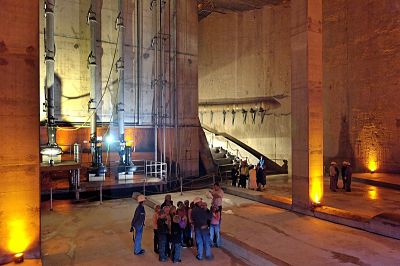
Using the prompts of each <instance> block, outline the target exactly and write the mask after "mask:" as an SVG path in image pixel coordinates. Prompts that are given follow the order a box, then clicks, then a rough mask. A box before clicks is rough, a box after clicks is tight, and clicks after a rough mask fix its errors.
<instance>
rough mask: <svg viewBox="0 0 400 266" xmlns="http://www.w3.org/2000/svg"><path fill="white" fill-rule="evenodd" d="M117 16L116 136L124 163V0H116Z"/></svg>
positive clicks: (124, 162) (123, 162)
mask: <svg viewBox="0 0 400 266" xmlns="http://www.w3.org/2000/svg"><path fill="white" fill-rule="evenodd" d="M118 11H119V13H118V17H117V20H116V29H117V30H118V35H119V39H118V40H117V41H118V55H119V58H118V60H117V63H116V68H117V71H118V104H117V113H118V137H119V143H120V163H121V164H126V163H127V162H126V156H125V146H126V143H125V128H124V123H125V118H124V114H125V100H124V92H125V83H124V80H125V60H124V55H125V54H124V43H125V32H124V31H125V26H124V0H118Z"/></svg>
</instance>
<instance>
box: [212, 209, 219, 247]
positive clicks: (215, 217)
mask: <svg viewBox="0 0 400 266" xmlns="http://www.w3.org/2000/svg"><path fill="white" fill-rule="evenodd" d="M211 213H212V218H211V223H210V241H211V245H213V243H214V237H215V238H216V240H215V247H217V248H218V247H220V246H221V241H220V226H221V223H220V221H221V213H220V212H219V208H218V206H216V205H213V206H212V207H211Z"/></svg>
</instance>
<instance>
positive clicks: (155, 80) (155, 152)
mask: <svg viewBox="0 0 400 266" xmlns="http://www.w3.org/2000/svg"><path fill="white" fill-rule="evenodd" d="M154 12H155V14H154V17H155V18H154V20H155V35H154V37H153V45H154V84H153V85H154V161H156V162H157V159H158V156H157V155H158V92H157V91H158V83H159V80H158V75H159V73H158V40H157V37H158V36H157V34H158V16H157V8H155V9H154Z"/></svg>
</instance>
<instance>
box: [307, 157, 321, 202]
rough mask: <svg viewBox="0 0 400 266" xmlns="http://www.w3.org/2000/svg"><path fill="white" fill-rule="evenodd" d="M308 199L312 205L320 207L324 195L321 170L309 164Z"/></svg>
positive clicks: (314, 164) (315, 164) (313, 164)
mask: <svg viewBox="0 0 400 266" xmlns="http://www.w3.org/2000/svg"><path fill="white" fill-rule="evenodd" d="M309 186H310V187H309V197H310V201H311V202H312V203H313V205H314V206H315V205H320V204H321V200H322V196H323V194H324V180H323V174H322V168H321V167H320V166H319V164H317V163H315V162H314V163H311V164H310V185H309Z"/></svg>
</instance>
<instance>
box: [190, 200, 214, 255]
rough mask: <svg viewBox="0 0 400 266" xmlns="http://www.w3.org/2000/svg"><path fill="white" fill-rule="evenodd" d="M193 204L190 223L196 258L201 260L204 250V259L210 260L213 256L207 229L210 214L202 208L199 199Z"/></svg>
mask: <svg viewBox="0 0 400 266" xmlns="http://www.w3.org/2000/svg"><path fill="white" fill-rule="evenodd" d="M193 202H194V204H195V206H194V207H193V210H192V222H193V226H194V232H195V235H196V243H197V256H196V258H197V259H198V260H202V259H203V250H204V249H205V253H206V259H208V260H211V259H212V258H213V256H212V254H211V243H210V230H209V229H208V220H211V212H209V211H208V210H207V208H203V207H202V199H201V198H199V197H196V198H195V199H194V200H193Z"/></svg>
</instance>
